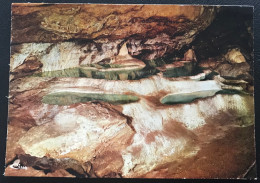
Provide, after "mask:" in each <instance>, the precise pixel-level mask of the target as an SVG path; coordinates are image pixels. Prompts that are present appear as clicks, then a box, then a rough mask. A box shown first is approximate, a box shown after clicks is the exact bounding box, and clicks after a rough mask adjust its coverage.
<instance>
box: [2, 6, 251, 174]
mask: <svg viewBox="0 0 260 183" xmlns="http://www.w3.org/2000/svg"><path fill="white" fill-rule="evenodd" d="M223 9H224V10H225V8H223ZM224 10H222V9H221V8H217V7H207V6H177V5H160V6H154V5H94V4H92V5H89V4H86V5H76V4H71V5H66V4H57V5H53V4H14V5H13V9H12V11H13V12H12V28H13V30H12V36H11V38H12V39H11V41H12V43H13V44H12V46H11V60H10V92H9V114H8V116H9V122H8V137H7V150H6V152H7V155H6V164H7V168H6V171H5V175H8V176H17V175H19V176H20V175H21V176H56V177H75V176H76V177H85V178H87V177H92V178H94V177H114V178H121V177H126V178H237V177H244V176H245V172H246V171H247V169H248V168H249V167H250V166H251V165H252V164H253V163H254V161H255V151H254V98H253V88H254V87H253V77H252V72H251V70H252V65H251V63H252V60H251V59H252V57H251V56H250V54H251V52H252V51H251V52H250V44H251V42H250V39H248V40H249V43H248V45H249V46H248V47H246V46H245V47H246V48H244V47H243V46H242V47H241V45H240V44H236V47H234V45H231V44H229V45H231V46H230V48H229V47H228V46H229V45H227V47H225V46H223V48H224V47H225V49H222V45H221V44H220V43H219V42H218V40H215V37H214V32H215V31H217V32H220V35H222V33H223V35H224V36H225V35H226V34H229V31H234V30H236V29H233V28H234V27H233V26H232V25H233V24H232V23H230V24H228V25H229V26H227V27H231V28H232V29H230V30H225V26H224V28H223V26H220V27H221V28H219V29H220V30H219V29H216V27H214V26H215V25H218V26H219V25H222V24H221V22H222V21H224V19H223V17H222V19H221V21H219V20H218V17H221V11H224ZM225 11H226V10H225ZM222 13H223V12H222ZM240 13H241V12H240ZM238 16H240V15H239V14H238ZM215 17H217V18H216V19H214V18H215ZM231 17H232V16H231ZM242 17H243V16H242ZM229 19H230V17H229V18H228V20H229ZM229 21H230V20H229ZM212 22H213V23H212ZM214 22H215V23H214ZM230 22H232V21H230ZM239 25H240V24H239ZM244 26H245V25H244ZM207 27H208V28H207ZM212 27H213V28H212ZM241 27H243V26H241ZM222 29H224V30H222ZM248 30H250V29H248ZM221 31H222V32H221ZM239 31H240V30H239ZM226 32H228V33H226ZM241 32H242V33H243V35H246V33H245V32H243V31H242V30H241ZM242 33H241V34H242ZM201 34H205V35H208V36H207V37H205V38H203V36H201ZM248 34H249V33H248ZM246 36H247V35H246ZM246 36H245V37H246ZM211 37H214V39H213V38H211ZM211 40H212V41H211ZM231 40H233V38H232V39H231ZM220 42H221V41H220ZM211 43H212V44H214V45H210V44H211ZM225 43H226V42H225ZM228 43H229V42H228ZM219 45H221V46H219ZM205 47H208V48H209V49H208V50H206V49H205ZM215 47H216V48H217V47H219V48H220V47H221V48H220V49H218V51H216V53H217V54H213V53H212V50H214V49H215ZM240 47H241V49H240ZM226 48H227V49H226ZM242 48H243V49H242ZM15 167H16V169H15Z"/></svg>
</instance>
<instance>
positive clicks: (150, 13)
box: [11, 4, 216, 61]
mask: <svg viewBox="0 0 260 183" xmlns="http://www.w3.org/2000/svg"><path fill="white" fill-rule="evenodd" d="M215 14H216V7H207V6H176V5H158V6H156V7H155V6H154V5H95V4H88V5H80V6H79V5H76V4H72V5H71V4H70V5H66V4H60V5H52V4H45V5H40V4H39V5H34V6H28V7H27V6H26V4H24V5H22V6H21V5H16V4H14V5H13V7H12V37H11V40H12V43H15V44H17V43H31V42H34V43H39V42H40V43H42V42H45V43H55V42H58V41H68V40H72V39H74V40H75V39H81V40H82V39H83V40H86V41H90V42H92V43H89V44H88V45H87V46H86V48H85V49H79V50H78V51H80V52H82V54H83V55H84V53H85V54H86V52H89V50H91V51H92V52H93V51H94V52H95V49H97V51H98V52H101V51H102V52H103V53H106V54H109V56H113V55H115V54H116V53H117V51H118V50H117V48H118V47H120V45H121V44H122V43H121V42H120V41H119V40H121V41H123V42H127V47H128V50H129V53H130V54H131V55H133V56H137V57H139V58H141V59H155V58H159V57H162V56H164V55H165V54H169V53H172V52H173V51H175V50H180V49H181V48H182V47H183V46H184V45H187V44H189V43H191V42H192V40H194V38H195V36H196V35H197V34H198V33H199V32H200V31H201V30H204V29H205V28H206V27H207V26H208V25H209V24H210V23H211V22H212V20H213V19H214V17H215ZM114 41H116V42H115V44H114V43H113V42H114ZM79 47H83V46H82V45H79ZM92 47H93V48H94V50H92V49H90V48H92ZM111 48H112V50H111V51H110V52H106V49H111ZM46 49H47V48H46ZM64 49H66V47H64ZM95 55H96V54H95ZM104 56H105V55H103V57H104ZM93 57H94V56H93ZM107 57H108V56H107ZM82 58H84V56H82ZM92 59H93V58H92ZM99 61H100V60H99Z"/></svg>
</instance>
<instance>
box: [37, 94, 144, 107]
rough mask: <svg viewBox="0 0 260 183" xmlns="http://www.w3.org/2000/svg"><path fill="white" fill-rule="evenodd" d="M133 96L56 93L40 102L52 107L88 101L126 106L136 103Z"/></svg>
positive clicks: (135, 97) (46, 96) (135, 98)
mask: <svg viewBox="0 0 260 183" xmlns="http://www.w3.org/2000/svg"><path fill="white" fill-rule="evenodd" d="M138 100H139V98H138V97H137V96H134V95H124V94H103V93H76V92H57V93H51V94H48V95H45V96H44V97H43V98H42V102H43V103H46V104H53V105H70V104H75V103H81V102H88V101H104V102H108V103H111V104H127V103H131V102H136V101H138Z"/></svg>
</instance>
